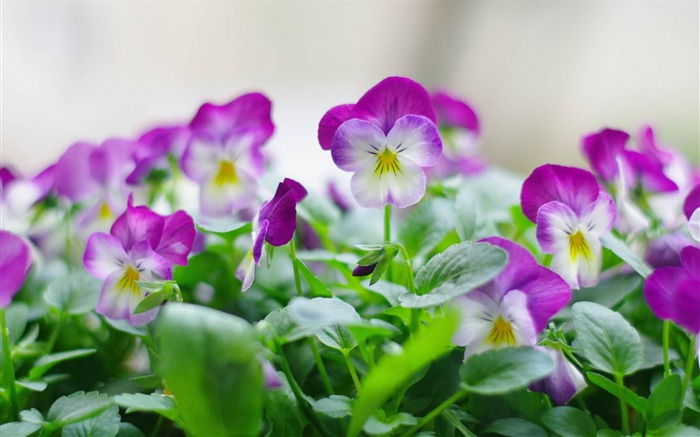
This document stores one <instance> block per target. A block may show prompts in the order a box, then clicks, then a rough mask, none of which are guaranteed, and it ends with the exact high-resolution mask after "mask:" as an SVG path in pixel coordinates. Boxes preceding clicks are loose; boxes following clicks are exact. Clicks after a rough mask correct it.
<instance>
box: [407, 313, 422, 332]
mask: <svg viewBox="0 0 700 437" xmlns="http://www.w3.org/2000/svg"><path fill="white" fill-rule="evenodd" d="M422 311H423V310H422V309H421V308H411V325H410V326H409V329H410V330H411V334H415V333H417V332H418V330H419V329H420V316H421V312H422Z"/></svg>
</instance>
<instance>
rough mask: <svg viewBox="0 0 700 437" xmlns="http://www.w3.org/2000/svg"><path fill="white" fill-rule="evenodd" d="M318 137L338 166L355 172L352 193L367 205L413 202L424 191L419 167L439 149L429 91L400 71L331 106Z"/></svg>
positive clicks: (434, 158) (437, 154) (431, 162)
mask: <svg viewBox="0 0 700 437" xmlns="http://www.w3.org/2000/svg"><path fill="white" fill-rule="evenodd" d="M318 140H319V143H320V144H321V147H322V148H323V149H326V150H327V149H331V156H332V157H333V162H335V164H336V165H337V166H338V167H339V168H340V169H341V170H344V171H348V172H353V173H354V174H353V176H352V179H351V183H350V187H351V190H352V194H353V197H354V198H355V200H357V203H359V204H360V206H363V207H368V208H369V207H379V206H384V205H387V204H392V205H394V206H396V207H399V208H405V207H407V206H410V205H413V204H415V203H417V202H418V201H419V200H420V199H421V198H422V197H423V194H425V184H426V178H425V173H424V172H423V169H422V167H431V166H433V165H435V164H436V163H437V161H438V158H439V157H440V154H441V152H442V141H441V140H440V136H439V134H438V131H437V128H436V127H435V113H434V111H433V108H432V105H431V103H430V96H429V95H428V93H427V91H426V90H425V89H424V88H423V87H422V86H421V85H420V84H418V83H416V82H414V81H412V80H411V79H407V78H404V77H389V78H387V79H384V80H383V81H381V82H379V83H378V84H377V85H375V86H374V87H372V88H371V89H370V90H369V91H367V92H366V93H365V95H363V96H362V97H361V98H360V100H358V102H357V103H356V104H354V105H341V106H336V107H334V108H332V109H330V110H329V111H328V112H326V114H325V115H324V116H323V118H322V119H321V121H320V123H319V127H318Z"/></svg>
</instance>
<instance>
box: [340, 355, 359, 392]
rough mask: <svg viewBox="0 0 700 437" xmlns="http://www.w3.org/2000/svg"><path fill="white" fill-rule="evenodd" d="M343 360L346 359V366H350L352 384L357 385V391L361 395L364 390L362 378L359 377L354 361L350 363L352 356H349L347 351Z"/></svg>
mask: <svg viewBox="0 0 700 437" xmlns="http://www.w3.org/2000/svg"><path fill="white" fill-rule="evenodd" d="M343 358H345V364H346V365H347V366H348V370H349V371H350V376H351V377H352V382H353V384H355V389H357V392H358V393H359V392H360V390H361V389H362V386H361V385H360V378H358V377H357V372H356V371H355V366H354V365H353V364H352V361H350V354H348V353H347V352H346V351H343Z"/></svg>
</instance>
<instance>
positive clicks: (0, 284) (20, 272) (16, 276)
mask: <svg viewBox="0 0 700 437" xmlns="http://www.w3.org/2000/svg"><path fill="white" fill-rule="evenodd" d="M31 265H32V254H31V249H30V247H29V244H28V243H27V242H26V241H25V240H24V239H23V238H21V237H19V236H17V235H15V234H13V233H11V232H7V231H3V230H0V277H2V280H0V308H5V307H7V306H9V305H10V303H12V297H13V296H14V295H15V294H16V293H17V292H18V291H19V289H20V288H22V285H23V284H24V280H25V279H27V274H28V273H29V268H30V267H31Z"/></svg>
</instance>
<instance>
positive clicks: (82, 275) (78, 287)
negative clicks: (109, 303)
mask: <svg viewBox="0 0 700 437" xmlns="http://www.w3.org/2000/svg"><path fill="white" fill-rule="evenodd" d="M101 288H102V282H101V281H100V280H99V279H97V278H95V277H93V276H92V275H90V274H88V273H87V272H86V271H85V270H84V269H77V270H74V271H72V272H71V273H69V274H68V275H67V276H66V277H64V278H61V279H56V280H53V281H52V282H51V283H49V285H48V287H47V288H46V291H45V292H44V300H45V301H46V303H48V304H49V305H50V306H52V307H54V308H56V309H58V310H59V311H61V312H63V313H66V314H85V313H88V312H90V311H92V310H94V309H95V306H96V305H97V300H98V299H99V297H100V289H101Z"/></svg>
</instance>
